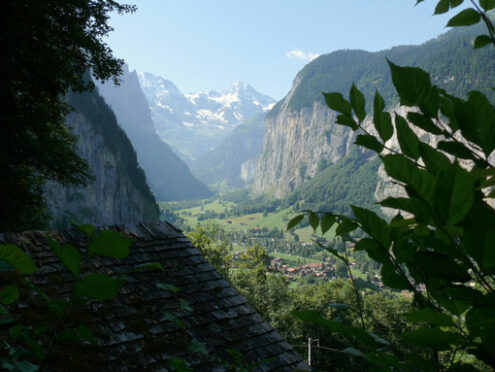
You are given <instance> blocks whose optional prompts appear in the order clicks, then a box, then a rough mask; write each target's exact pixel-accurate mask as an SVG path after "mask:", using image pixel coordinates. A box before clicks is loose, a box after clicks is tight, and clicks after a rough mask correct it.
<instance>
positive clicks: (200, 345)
mask: <svg viewBox="0 0 495 372" xmlns="http://www.w3.org/2000/svg"><path fill="white" fill-rule="evenodd" d="M189 352H191V353H198V354H202V355H208V348H207V347H206V343H204V342H199V341H198V340H196V339H195V338H193V339H192V340H191V343H190V344H189Z"/></svg>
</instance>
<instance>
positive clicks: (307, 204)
mask: <svg viewBox="0 0 495 372" xmlns="http://www.w3.org/2000/svg"><path fill="white" fill-rule="evenodd" d="M378 165H379V161H378V159H376V158H372V159H370V158H369V155H368V156H366V154H362V153H361V152H359V150H357V149H352V150H351V152H350V154H349V155H348V156H346V157H345V158H344V159H342V160H340V161H339V162H337V163H335V164H331V165H328V166H327V167H326V168H325V169H323V170H321V171H320V172H318V173H317V174H316V175H315V176H314V177H313V178H312V179H311V180H310V181H308V182H305V183H303V184H302V185H301V186H299V187H298V188H297V189H296V190H295V191H294V192H293V193H291V195H289V196H288V197H287V198H286V199H285V200H284V205H295V204H296V203H297V202H298V201H303V203H302V204H300V207H301V208H302V209H312V210H332V211H335V212H337V213H343V214H348V213H350V212H351V209H350V207H349V204H358V205H363V206H365V207H367V208H373V207H374V205H373V204H374V198H373V193H374V191H375V189H376V184H377V182H378V176H377V172H378ZM375 209H376V207H375Z"/></svg>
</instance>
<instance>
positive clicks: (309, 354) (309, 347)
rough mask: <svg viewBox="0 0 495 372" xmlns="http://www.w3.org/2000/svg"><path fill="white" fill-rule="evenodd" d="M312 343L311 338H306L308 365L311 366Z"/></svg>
mask: <svg viewBox="0 0 495 372" xmlns="http://www.w3.org/2000/svg"><path fill="white" fill-rule="evenodd" d="M312 343H313V340H312V339H311V337H310V338H308V366H310V367H311V344H312Z"/></svg>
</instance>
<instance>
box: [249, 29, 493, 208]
mask: <svg viewBox="0 0 495 372" xmlns="http://www.w3.org/2000/svg"><path fill="white" fill-rule="evenodd" d="M480 32H482V31H481V29H480V28H479V27H471V28H463V29H454V30H451V31H448V32H447V33H445V34H443V35H440V36H439V37H437V38H435V39H433V40H430V41H428V42H426V43H424V44H422V45H417V46H399V47H394V48H392V49H389V50H384V51H380V52H366V51H363V50H341V51H336V52H333V53H330V54H326V55H322V56H320V57H318V58H316V59H315V60H313V61H312V62H310V63H309V64H308V65H306V66H305V67H304V68H303V69H302V70H301V71H300V72H299V73H298V74H297V76H296V77H295V79H294V81H293V84H292V88H291V90H290V91H289V93H288V94H287V96H286V97H285V98H284V99H283V100H281V101H280V102H278V103H277V104H276V105H275V106H274V107H273V109H272V110H271V111H270V112H269V113H268V114H267V118H266V120H265V133H264V138H263V149H262V152H261V154H260V156H259V161H258V166H257V171H256V179H255V182H254V190H255V191H256V192H257V193H263V194H269V195H272V196H275V197H277V198H287V197H291V194H292V193H297V194H298V195H300V196H301V197H303V198H304V199H305V200H306V201H309V200H311V201H312V203H313V205H306V206H305V208H315V205H316V204H317V205H316V209H320V210H323V209H327V208H328V206H331V205H332V203H333V202H334V201H335V200H333V199H335V198H342V195H344V196H345V198H346V199H347V201H348V202H349V203H352V202H353V200H354V199H355V198H358V197H359V198H360V197H361V196H359V195H358V194H359V193H360V192H361V190H362V189H363V188H364V186H365V185H362V184H361V187H355V186H356V185H355V183H362V182H372V183H373V185H372V187H367V189H375V194H377V195H383V188H384V187H386V183H385V182H384V180H383V179H382V176H384V174H383V172H380V171H378V174H379V176H380V177H378V178H375V177H361V176H356V177H354V178H353V175H362V174H367V173H368V170H369V169H368V168H369V167H368V168H367V169H368V170H366V171H363V172H361V171H360V170H359V169H360V166H359V167H356V168H354V169H353V171H352V172H347V174H348V176H346V177H344V178H342V179H341V180H340V181H339V182H337V183H335V182H334V181H335V180H332V182H331V185H332V187H333V188H334V190H336V191H335V192H331V190H327V188H326V186H325V184H324V183H323V182H321V177H316V176H317V175H318V174H319V173H320V172H325V169H326V168H328V167H329V166H330V167H331V168H332V165H335V164H339V162H345V161H346V158H347V157H349V156H351V155H352V156H361V157H362V156H364V157H365V158H366V157H368V155H367V154H366V153H362V154H361V155H359V154H355V153H353V149H355V146H354V145H353V142H354V139H355V133H353V132H351V131H350V129H349V128H347V127H343V126H341V125H338V124H336V123H335V120H336V114H335V112H333V111H332V110H330V109H329V108H328V107H327V106H326V104H325V103H324V100H323V95H322V94H321V92H340V93H342V94H344V95H346V96H347V94H348V92H349V89H350V87H351V85H352V84H353V83H355V84H356V86H357V87H358V88H359V89H360V90H361V91H363V93H364V95H365V97H366V99H367V102H368V108H369V105H370V102H372V97H373V96H374V93H375V91H376V90H378V91H379V92H380V94H381V95H382V96H383V97H384V98H385V101H386V102H387V103H388V107H389V110H390V111H391V112H393V111H399V112H400V113H401V114H404V110H405V109H404V107H401V106H399V105H398V98H397V96H396V93H395V90H394V87H393V85H392V81H391V77H390V71H389V68H388V65H387V59H389V60H390V61H392V62H393V63H395V64H398V65H402V66H404V65H405V66H418V67H421V68H423V69H424V70H425V71H428V72H429V73H430V75H431V78H432V81H433V83H434V84H436V85H438V86H439V87H441V88H443V89H445V90H446V91H447V92H449V93H452V94H455V95H457V96H465V95H466V93H467V92H468V91H470V90H480V91H483V92H484V93H486V94H487V95H488V97H489V99H490V100H491V101H493V100H494V98H495V92H494V91H493V90H492V89H491V87H492V84H493V81H494V78H495V51H494V50H493V48H484V49H478V50H475V49H473V44H472V43H473V39H474V37H475V35H477V34H479V33H480ZM366 125H371V120H370V119H368V120H367V124H366ZM391 141H394V138H393V139H392V140H391ZM391 146H393V144H391ZM356 164H358V165H359V164H361V166H366V164H367V162H363V161H360V162H358V163H356ZM333 168H334V169H333V170H331V171H330V170H329V171H326V172H331V173H332V174H333V175H334V176H335V175H337V174H339V172H340V174H343V173H342V172H341V171H340V170H337V168H335V167H333ZM342 169H343V168H342ZM315 182H317V183H318V184H319V186H318V187H313V186H314V183H315ZM368 186H369V185H368ZM303 189H306V191H304V190H303ZM352 190H353V191H352ZM317 191H319V193H318V192H317ZM337 191H338V192H337ZM351 191H352V192H354V193H355V194H353V195H350V193H351ZM367 198H368V201H367V202H368V203H372V202H373V201H374V195H373V194H372V193H369V195H368V196H367Z"/></svg>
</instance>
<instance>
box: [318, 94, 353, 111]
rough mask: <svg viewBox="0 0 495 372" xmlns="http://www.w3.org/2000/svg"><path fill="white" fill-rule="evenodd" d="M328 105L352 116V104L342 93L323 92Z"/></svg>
mask: <svg viewBox="0 0 495 372" xmlns="http://www.w3.org/2000/svg"><path fill="white" fill-rule="evenodd" d="M323 96H324V97H325V101H326V103H327V106H328V107H330V108H331V109H332V110H334V111H337V112H340V113H341V114H344V115H345V116H348V117H352V106H351V104H350V103H349V101H347V100H346V99H345V98H344V96H343V95H342V94H341V93H336V92H332V93H323Z"/></svg>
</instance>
